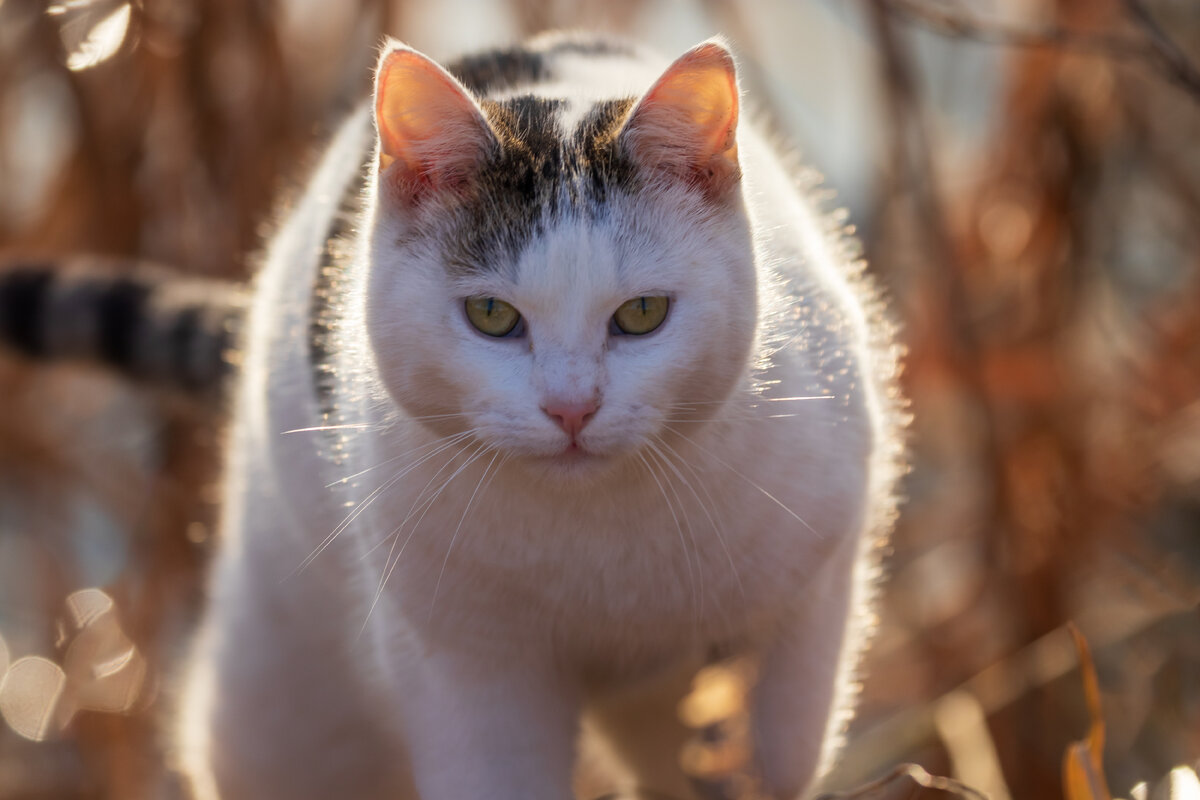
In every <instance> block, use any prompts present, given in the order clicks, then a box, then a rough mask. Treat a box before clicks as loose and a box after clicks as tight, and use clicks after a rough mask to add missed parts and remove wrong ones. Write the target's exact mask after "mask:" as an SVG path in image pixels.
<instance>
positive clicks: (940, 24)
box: [879, 0, 1153, 59]
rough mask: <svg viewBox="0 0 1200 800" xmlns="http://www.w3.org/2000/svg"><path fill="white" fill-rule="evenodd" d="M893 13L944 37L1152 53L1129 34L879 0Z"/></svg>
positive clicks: (1114, 52)
mask: <svg viewBox="0 0 1200 800" xmlns="http://www.w3.org/2000/svg"><path fill="white" fill-rule="evenodd" d="M879 2H880V3H881V4H882V5H883V6H885V7H886V8H887V9H888V10H890V11H891V12H892V13H894V14H896V15H898V16H901V17H904V18H906V19H907V20H908V21H910V22H916V23H919V24H921V25H924V26H925V27H926V28H928V29H929V30H931V31H933V32H934V33H937V34H939V35H942V36H948V37H953V38H960V39H970V40H972V41H976V42H980V43H982V44H995V45H1004V46H1008V47H1059V48H1067V49H1071V50H1083V51H1087V52H1093V53H1100V54H1103V55H1107V56H1113V57H1116V58H1132V59H1138V58H1147V57H1150V56H1151V55H1152V53H1153V50H1152V48H1151V47H1149V46H1148V45H1147V44H1146V43H1145V42H1139V41H1136V40H1134V39H1131V38H1129V37H1128V36H1113V35H1106V34H1087V33H1083V32H1081V31H1077V30H1072V29H1070V28H1064V27H1062V26H1060V25H1052V26H1049V27H1045V28H1028V27H1020V26H1015V25H1008V24H1006V23H1003V22H1000V21H998V20H985V19H982V18H980V17H977V16H975V15H974V14H971V13H970V12H967V11H959V10H955V11H949V10H946V9H942V8H932V7H930V6H929V5H927V4H925V3H922V2H914V0H879Z"/></svg>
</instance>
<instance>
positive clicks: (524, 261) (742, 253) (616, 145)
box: [367, 51, 757, 478]
mask: <svg viewBox="0 0 1200 800" xmlns="http://www.w3.org/2000/svg"><path fill="white" fill-rule="evenodd" d="M693 52H694V51H693ZM721 52H723V51H721ZM717 55H719V54H717ZM685 58H686V57H685ZM681 61H682V60H681ZM678 63H679V62H677V64H678ZM416 66H417V67H418V68H421V69H423V68H425V64H424V62H417V63H416ZM730 68H731V66H730ZM673 69H674V68H673ZM717 72H720V70H717ZM669 75H670V72H668V76H669ZM406 77H407V78H409V79H410V80H411V76H406ZM438 77H440V76H438ZM381 80H382V79H381ZM660 83H661V81H660ZM730 85H733V84H730ZM654 91H655V90H653V89H652V90H651V92H650V93H649V94H648V95H647V98H651V99H653V98H654ZM734 96H736V95H734ZM441 101H442V102H443V105H444V106H446V107H448V108H450V112H449V115H450V116H451V117H453V114H454V112H455V111H456V110H457V109H461V110H463V111H464V112H465V114H466V123H464V122H463V121H461V120H460V121H459V122H458V123H457V124H456V126H455V127H454V130H457V131H459V132H460V133H461V132H462V131H463V130H466V131H467V133H466V134H464V141H462V142H459V143H458V146H457V147H456V148H455V149H453V150H447V151H445V152H444V153H439V154H435V155H434V158H435V159H436V158H443V159H447V160H455V163H453V164H451V165H450V167H449V168H448V169H449V171H448V172H447V173H446V174H445V175H442V176H440V177H441V179H442V180H444V181H445V184H444V185H442V186H438V185H436V182H437V181H438V180H439V175H438V174H437V173H432V174H431V172H430V168H429V167H428V165H424V166H423V167H422V170H421V171H416V172H414V171H413V170H411V169H410V170H408V171H407V172H406V171H405V167H406V165H405V164H404V163H403V161H402V162H401V163H400V164H395V163H391V164H388V167H387V168H386V169H385V170H384V171H382V172H381V175H380V177H379V188H378V191H379V202H378V203H377V204H376V218H375V221H374V231H373V247H372V256H373V260H372V264H371V272H370V278H369V285H368V306H367V313H368V329H369V331H370V334H371V338H372V345H373V349H374V352H375V355H376V359H377V363H378V365H379V370H380V374H381V376H382V378H383V381H384V384H385V386H386V387H387V389H388V391H389V393H390V394H391V396H392V398H393V399H394V400H395V401H397V402H398V403H399V404H400V405H401V406H403V407H404V408H405V410H406V411H407V412H408V414H410V415H411V416H414V417H423V418H426V424H428V425H429V426H430V427H432V428H433V429H435V430H437V431H440V432H443V433H446V434H452V433H457V432H461V431H464V430H471V431H472V438H471V440H470V441H472V442H477V443H479V445H480V446H483V447H488V448H495V449H496V451H497V452H499V453H501V454H504V455H507V456H510V457H515V460H516V461H518V462H520V463H523V464H526V465H528V466H530V467H532V468H533V469H535V470H538V471H540V472H542V473H544V474H546V475H548V476H555V477H568V478H569V477H580V476H586V475H594V474H598V473H600V472H603V471H604V470H605V469H606V468H607V467H609V466H611V465H613V464H615V463H618V462H620V461H621V460H622V457H626V456H631V455H633V454H636V453H638V451H639V450H640V449H641V448H643V447H645V446H647V445H648V444H653V443H654V442H655V440H656V437H659V436H661V435H663V433H664V431H665V429H666V427H667V426H668V425H669V424H671V423H673V422H675V421H677V420H680V419H683V418H687V419H689V424H690V425H691V426H692V427H693V429H694V425H695V424H696V423H695V420H696V419H703V418H704V417H705V416H708V415H711V413H712V412H713V410H714V409H715V408H716V404H717V403H718V402H719V401H721V400H722V399H724V398H725V397H726V396H727V395H728V394H729V392H730V391H731V390H732V388H733V387H734V385H735V384H736V383H737V382H738V381H739V379H740V378H741V377H742V376H743V375H744V374H745V371H746V358H747V354H748V352H749V350H750V347H751V343H752V340H753V338H754V334H755V320H756V318H757V310H756V301H755V279H754V274H755V271H754V265H753V256H752V252H751V250H752V247H751V242H750V239H749V234H748V224H747V220H746V217H745V211H744V207H743V205H742V202H741V195H740V189H739V187H738V186H737V180H736V174H734V175H733V177H730V175H729V174H726V173H721V170H722V169H724V170H728V169H730V168H731V167H730V164H728V163H726V161H720V162H718V161H717V160H716V158H717V156H724V158H726V159H728V158H732V157H734V156H732V155H728V154H727V151H729V150H731V149H732V150H734V151H735V148H732V147H730V143H732V142H733V141H734V140H733V136H732V128H731V125H732V124H733V123H732V122H730V121H729V119H726V120H725V121H724V122H722V121H721V120H719V119H718V120H717V123H716V124H717V125H718V127H719V126H720V125H722V124H723V125H725V126H726V127H729V130H728V131H725V132H723V133H722V132H721V131H718V133H720V134H721V136H722V137H724V138H721V139H720V141H719V142H718V145H717V146H718V148H724V149H721V150H720V152H719V153H718V154H717V156H714V155H713V154H712V153H708V152H702V156H703V158H705V159H709V160H707V161H704V162H703V163H702V164H701V166H702V167H704V170H703V172H702V173H701V175H700V177H699V179H697V176H696V175H695V174H693V173H692V172H691V171H690V170H691V168H692V167H693V166H694V165H692V164H691V161H690V160H694V159H695V158H697V157H698V156H696V155H694V154H689V153H684V155H683V156H682V158H683V159H684V163H683V164H682V165H675V167H676V169H675V170H674V171H668V172H664V170H663V169H661V168H660V165H662V164H663V161H664V158H663V156H664V153H663V152H662V149H661V147H660V146H659V142H658V141H656V140H653V139H651V140H650V141H649V142H647V141H645V140H637V139H636V138H635V137H634V135H633V134H632V133H630V131H631V130H633V131H636V132H638V133H644V131H645V130H646V129H647V127H648V126H650V125H651V124H652V123H653V124H661V120H659V119H658V118H657V117H655V116H654V115H653V114H652V113H650V112H645V111H643V109H644V108H646V107H647V105H648V101H647V99H646V98H644V99H643V100H642V102H641V104H639V105H638V106H637V108H635V109H634V110H633V111H632V112H630V110H629V109H630V108H631V106H632V103H631V102H629V101H625V102H614V103H609V104H602V106H597V107H594V108H592V109H591V110H590V111H589V110H586V109H584V110H583V113H575V114H574V115H573V116H572V115H571V114H570V113H569V109H566V108H565V107H564V106H563V105H562V104H560V103H554V102H548V101H545V100H543V99H535V98H516V99H513V100H511V101H508V102H501V103H493V104H490V105H489V106H487V112H488V119H487V121H486V123H485V125H484V126H482V127H476V128H470V127H468V126H467V123H469V124H472V125H476V126H478V121H477V120H475V119H474V118H473V117H471V116H470V112H471V111H473V110H476V107H475V106H474V104H473V103H472V104H471V106H470V107H467V106H465V105H463V104H461V103H460V105H459V106H455V105H454V104H455V102H458V98H457V97H455V96H452V97H450V98H449V99H446V98H441ZM468 102H469V99H468ZM676 102H677V101H676ZM659 105H662V103H661V102H660V103H659ZM650 108H651V112H654V111H656V110H657V108H656V107H655V106H654V105H653V104H650ZM671 110H673V111H675V110H676V109H671ZM565 112H567V113H565ZM442 113H443V114H445V113H447V112H445V111H443V112H442ZM639 115H641V116H639ZM677 117H678V114H676V115H675V117H672V118H670V119H669V120H668V121H669V122H673V123H675V124H677V125H679V126H681V127H686V120H684V121H682V122H681V121H680V120H678V118H677ZM731 118H732V120H734V121H735V120H736V114H733V115H731ZM568 120H573V121H568ZM639 120H642V121H643V122H642V124H641V125H640V126H639V125H638V121H639ZM382 126H383V127H384V128H385V127H386V123H383V124H382ZM705 132H707V133H711V131H706V130H705V129H702V130H701V133H705ZM651 133H655V134H657V133H659V131H657V130H653V131H651ZM668 133H669V135H671V136H673V137H676V138H682V137H686V136H687V135H689V134H692V135H694V134H695V130H689V129H681V130H678V131H672V132H668ZM726 134H727V135H726ZM381 136H382V137H383V138H384V143H383V153H382V157H383V158H384V159H386V158H387V157H388V154H387V153H388V151H387V132H386V130H381ZM411 140H412V138H411V136H410V137H409V139H407V140H405V142H406V143H410V142H411ZM479 140H482V141H481V142H480V141H479ZM470 146H478V147H479V154H478V155H477V157H476V158H475V159H474V160H469V161H467V162H462V161H459V160H457V159H461V158H462V154H463V153H464V152H469V147H470ZM656 147H657V148H658V149H656ZM393 149H396V150H398V151H399V152H400V156H399V158H400V159H404V158H406V157H408V156H407V155H406V153H405V151H403V150H402V149H400V148H393ZM709 149H712V148H709ZM668 155H670V154H668ZM667 166H670V164H668V165H667ZM732 169H733V170H734V171H736V164H733V165H732ZM396 173H399V175H397V174H396ZM414 176H415V178H416V179H415V180H414ZM431 182H432V183H433V184H434V185H433V186H432V188H431V186H430V183H431Z"/></svg>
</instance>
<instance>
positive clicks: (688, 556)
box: [635, 453, 697, 610]
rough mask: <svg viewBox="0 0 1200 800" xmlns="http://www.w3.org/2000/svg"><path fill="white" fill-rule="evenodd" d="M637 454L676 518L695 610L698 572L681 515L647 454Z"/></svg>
mask: <svg viewBox="0 0 1200 800" xmlns="http://www.w3.org/2000/svg"><path fill="white" fill-rule="evenodd" d="M635 455H636V456H637V457H638V460H639V461H641V462H642V465H643V466H644V467H645V468H646V471H647V472H649V473H650V477H651V478H653V479H654V483H655V485H656V486H658V491H659V492H661V493H662V496H663V501H664V502H665V503H666V504H667V510H668V511H670V512H671V518H672V519H674V520H675V530H676V533H677V534H678V535H679V546H680V548H681V549H682V550H683V558H684V562H685V563H686V564H687V570H688V583H689V584H690V585H691V589H692V609H693V610H694V609H695V608H696V605H697V601H696V574H695V572H694V571H693V569H692V557H691V554H690V553H688V548H687V542H685V541H684V539H683V526H682V525H681V524H680V523H679V515H678V514H676V513H675V507H674V506H672V505H671V498H670V497H668V496H667V490H666V489H665V488H664V487H663V485H662V481H660V480H659V479H658V475H656V474H655V472H654V468H653V467H652V466H651V465H650V462H649V461H647V460H646V456H645V455H644V454H642V453H635Z"/></svg>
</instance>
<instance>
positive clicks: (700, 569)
mask: <svg viewBox="0 0 1200 800" xmlns="http://www.w3.org/2000/svg"><path fill="white" fill-rule="evenodd" d="M648 450H649V453H650V456H651V457H652V458H653V459H654V460H655V462H656V463H659V464H662V465H663V466H665V467H668V468H670V469H672V470H673V471H675V473H676V475H678V471H677V470H674V467H673V466H672V465H671V463H670V461H669V460H668V459H667V457H666V456H665V455H664V454H663V452H662V451H661V450H659V449H658V447H656V446H655V445H654V444H653V443H652V442H651V443H649V448H648ZM663 480H665V481H666V483H667V486H669V487H670V489H671V494H673V495H674V496H675V502H676V504H678V506H679V510H680V511H681V512H682V513H683V521H684V524H685V526H686V527H687V535H688V539H689V540H690V541H691V543H692V552H694V553H695V554H696V572H697V574H698V575H699V578H700V580H699V585H700V590H699V602H697V603H696V604H695V606H694V611H695V618H694V619H693V624H695V625H696V626H697V628H698V627H699V624H700V620H701V619H703V618H704V598H705V595H706V592H705V591H704V560H703V559H702V558H701V550H700V545H699V544H698V543H697V542H696V533H695V531H694V529H693V528H694V526H693V525H692V518H691V515H690V514H688V511H687V503H685V502H683V497H681V496H680V494H679V489H678V488H677V487H676V485H675V483H674V481H672V480H671V476H670V475H668V474H667V472H666V470H664V471H663Z"/></svg>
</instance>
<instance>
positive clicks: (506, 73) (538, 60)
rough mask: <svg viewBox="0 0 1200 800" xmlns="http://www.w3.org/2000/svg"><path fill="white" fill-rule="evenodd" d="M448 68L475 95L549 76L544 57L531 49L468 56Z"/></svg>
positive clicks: (540, 79) (493, 51)
mask: <svg viewBox="0 0 1200 800" xmlns="http://www.w3.org/2000/svg"><path fill="white" fill-rule="evenodd" d="M447 71H448V72H449V73H450V74H451V75H453V76H454V77H456V78H458V79H459V81H461V82H462V85H463V86H465V87H467V89H469V90H470V91H472V92H474V93H475V94H476V95H485V94H488V93H489V92H496V91H502V90H504V89H510V88H512V87H514V86H520V85H522V84H527V83H536V82H538V81H544V80H546V79H547V78H548V77H549V73H548V72H547V71H546V59H545V57H544V56H542V54H541V53H534V52H531V51H529V50H491V51H489V52H486V53H479V54H477V55H472V56H465V57H463V58H461V59H459V60H458V61H456V62H454V63H453V64H451V65H450V66H449V67H447Z"/></svg>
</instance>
